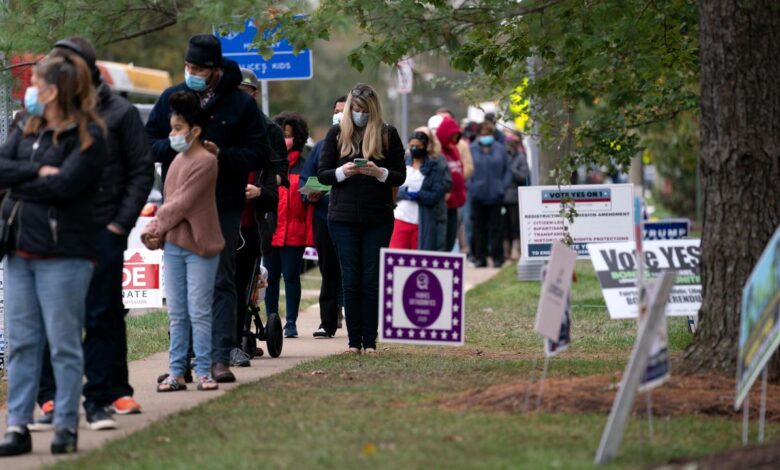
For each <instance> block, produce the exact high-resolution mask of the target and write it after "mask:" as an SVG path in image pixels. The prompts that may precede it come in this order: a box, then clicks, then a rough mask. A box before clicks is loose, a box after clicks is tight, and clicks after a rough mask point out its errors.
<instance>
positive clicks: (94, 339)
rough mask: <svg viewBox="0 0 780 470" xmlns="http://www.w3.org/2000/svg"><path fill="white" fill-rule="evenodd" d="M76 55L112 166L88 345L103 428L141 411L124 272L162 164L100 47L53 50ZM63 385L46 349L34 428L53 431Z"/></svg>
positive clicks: (97, 422) (107, 171) (94, 405)
mask: <svg viewBox="0 0 780 470" xmlns="http://www.w3.org/2000/svg"><path fill="white" fill-rule="evenodd" d="M73 54H76V55H78V56H79V57H81V58H82V59H83V60H84V61H85V62H86V63H87V66H88V67H89V68H90V71H91V73H92V83H93V85H94V86H95V87H96V88H97V92H98V99H99V102H98V106H97V112H98V114H99V115H100V117H101V118H103V120H104V121H105V123H106V127H107V129H108V134H107V136H106V145H107V147H108V153H107V155H106V165H105V167H104V168H103V173H102V174H101V176H100V183H99V189H98V195H97V198H96V200H95V209H94V211H95V223H96V224H97V239H96V244H95V248H96V250H97V258H96V263H95V272H94V275H93V276H92V281H91V282H90V285H89V292H88V293H87V310H86V320H85V329H86V334H85V336H84V342H83V346H84V372H85V375H86V377H87V381H86V383H85V384H84V410H85V412H86V418H87V425H88V426H89V428H90V429H92V430H93V431H97V430H103V429H115V428H116V426H117V424H116V421H115V420H114V419H113V418H112V417H111V414H110V413H108V411H107V410H109V409H110V410H112V411H114V412H115V413H117V414H122V415H125V414H135V413H140V412H141V405H139V404H138V402H136V401H135V400H134V399H133V393H134V390H133V387H132V386H131V385H130V379H129V377H128V370H127V330H126V326H125V316H126V315H127V309H126V308H125V307H124V305H123V304H122V269H123V266H124V251H125V250H126V249H127V236H128V235H129V233H130V231H131V230H132V229H133V227H135V223H136V220H137V219H138V214H140V212H141V208H142V207H143V205H144V204H145V203H146V199H147V196H148V194H149V191H151V189H152V184H153V183H154V162H153V161H152V157H151V154H150V153H149V143H148V142H147V140H146V134H145V133H144V125H143V122H142V121H141V116H140V114H139V113H138V110H137V109H136V108H135V106H133V105H132V104H130V102H128V101H127V100H126V99H124V98H122V97H120V96H117V95H115V94H114V93H112V92H111V90H110V88H109V87H108V85H106V84H105V83H103V80H102V78H101V76H100V70H99V69H98V68H97V65H96V57H97V55H96V53H95V49H94V47H93V46H92V44H91V43H90V42H89V41H87V40H86V39H84V38H82V37H78V36H73V37H69V38H67V39H63V40H61V41H58V42H57V43H56V44H55V45H54V48H53V49H52V51H51V53H50V54H49V55H50V56H51V57H71V56H72V55H73ZM46 351H48V346H47V348H46ZM56 390H57V389H56V384H55V381H54V371H53V370H52V367H51V361H50V360H49V359H48V354H47V352H44V360H43V369H42V371H41V383H40V387H39V388H38V398H37V401H38V405H39V406H40V408H41V411H42V415H41V417H39V418H38V419H36V420H35V422H34V423H33V424H31V425H30V426H29V428H30V431H47V430H50V429H52V427H53V419H54V396H55V394H56Z"/></svg>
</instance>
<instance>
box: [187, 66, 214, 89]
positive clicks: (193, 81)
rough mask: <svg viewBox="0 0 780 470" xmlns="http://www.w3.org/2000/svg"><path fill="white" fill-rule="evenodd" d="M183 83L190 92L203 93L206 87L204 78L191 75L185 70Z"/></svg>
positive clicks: (206, 83)
mask: <svg viewBox="0 0 780 470" xmlns="http://www.w3.org/2000/svg"><path fill="white" fill-rule="evenodd" d="M184 83H186V84H187V88H189V89H190V90H192V91H203V90H205V89H206V87H207V86H208V82H207V81H206V79H205V78H203V77H199V76H197V75H191V74H190V73H189V72H187V71H186V70H185V71H184Z"/></svg>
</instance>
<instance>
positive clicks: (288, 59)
mask: <svg viewBox="0 0 780 470" xmlns="http://www.w3.org/2000/svg"><path fill="white" fill-rule="evenodd" d="M272 32H273V31H266V33H265V34H266V35H268V34H271V33H272ZM256 34H257V28H256V27H255V23H254V21H252V20H251V19H250V20H247V22H246V24H245V28H244V31H243V32H235V33H228V34H227V35H225V36H220V35H219V34H217V37H218V38H219V40H220V41H221V42H222V55H223V56H224V57H227V58H228V59H231V60H235V61H236V62H238V65H239V67H243V68H247V69H250V70H252V71H253V72H255V75H257V78H258V79H259V80H309V79H311V78H312V77H313V76H314V67H313V65H312V54H311V49H304V50H302V51H300V52H299V53H298V55H295V53H294V52H293V45H292V44H290V42H289V41H287V40H286V39H282V40H281V41H279V42H278V43H276V44H274V45H273V46H272V47H271V49H273V51H274V55H273V57H271V58H270V59H269V60H265V59H264V58H263V56H261V55H260V54H259V53H258V51H257V48H253V47H252V41H254V39H255V35H256Z"/></svg>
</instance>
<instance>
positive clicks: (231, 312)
mask: <svg viewBox="0 0 780 470" xmlns="http://www.w3.org/2000/svg"><path fill="white" fill-rule="evenodd" d="M219 226H220V229H221V230H222V238H224V239H225V248H223V249H222V252H221V253H220V254H219V267H218V268H217V277H216V279H215V281H214V309H213V311H212V330H211V348H212V353H213V357H212V360H213V361H214V362H222V363H225V364H227V363H228V362H230V351H231V350H232V349H233V348H235V347H236V342H237V341H238V339H237V338H236V337H235V336H236V308H238V307H237V305H238V294H237V292H236V252H237V251H238V247H239V234H240V232H241V212H240V211H239V212H221V213H220V214H219Z"/></svg>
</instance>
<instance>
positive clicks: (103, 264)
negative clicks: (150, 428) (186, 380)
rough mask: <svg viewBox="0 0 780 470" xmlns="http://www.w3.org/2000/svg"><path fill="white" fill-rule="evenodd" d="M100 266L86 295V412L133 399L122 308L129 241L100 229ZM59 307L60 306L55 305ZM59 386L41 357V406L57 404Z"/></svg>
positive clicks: (46, 355) (98, 254) (97, 264)
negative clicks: (124, 268)
mask: <svg viewBox="0 0 780 470" xmlns="http://www.w3.org/2000/svg"><path fill="white" fill-rule="evenodd" d="M95 247H96V251H97V263H96V265H95V271H94V274H93V276H92V281H91V283H90V285H89V292H88V293H87V308H86V318H85V323H84V326H85V329H86V335H85V336H84V373H85V375H86V376H87V383H86V384H85V385H84V409H85V410H86V411H87V412H92V411H94V410H96V409H98V408H99V407H105V406H107V405H110V404H111V403H113V402H114V400H116V399H117V398H121V397H123V396H132V395H133V387H131V386H130V382H129V378H128V371H127V331H126V328H125V315H127V310H126V309H125V308H124V305H123V303H122V267H123V265H124V251H125V249H126V248H127V237H126V236H123V235H121V236H120V235H116V234H114V233H112V232H110V231H109V230H108V229H105V228H103V229H100V230H99V231H98V233H97V239H96V243H95ZM53 301H56V300H53ZM55 392H56V384H55V382H54V371H53V370H52V366H51V360H50V359H49V348H48V345H47V346H46V351H45V352H44V355H43V368H42V370H41V383H40V387H39V389H38V404H39V405H42V404H44V403H46V402H47V401H49V400H53V399H54V395H55Z"/></svg>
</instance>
